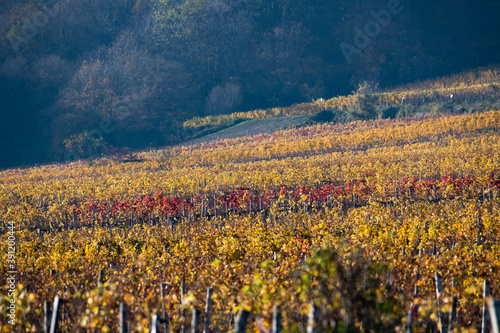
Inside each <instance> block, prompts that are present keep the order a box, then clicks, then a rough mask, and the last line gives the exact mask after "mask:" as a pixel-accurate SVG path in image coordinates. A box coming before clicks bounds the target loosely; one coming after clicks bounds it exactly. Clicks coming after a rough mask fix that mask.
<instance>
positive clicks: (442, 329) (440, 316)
mask: <svg viewBox="0 0 500 333" xmlns="http://www.w3.org/2000/svg"><path fill="white" fill-rule="evenodd" d="M435 280H436V300H437V306H438V320H439V324H440V328H439V332H440V333H444V332H446V327H445V322H444V320H443V313H442V312H441V293H442V292H443V282H442V278H441V274H439V273H436V275H435Z"/></svg>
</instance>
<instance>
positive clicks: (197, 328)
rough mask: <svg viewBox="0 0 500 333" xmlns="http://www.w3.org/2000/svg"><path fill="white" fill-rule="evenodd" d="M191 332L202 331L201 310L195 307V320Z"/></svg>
mask: <svg viewBox="0 0 500 333" xmlns="http://www.w3.org/2000/svg"><path fill="white" fill-rule="evenodd" d="M191 332H192V333H200V310H198V309H193V320H192V322H191Z"/></svg>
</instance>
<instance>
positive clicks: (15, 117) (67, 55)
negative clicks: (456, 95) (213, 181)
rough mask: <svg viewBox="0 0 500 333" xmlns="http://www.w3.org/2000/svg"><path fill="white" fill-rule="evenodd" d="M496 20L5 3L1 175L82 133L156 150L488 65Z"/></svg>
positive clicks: (213, 3) (254, 8) (468, 8)
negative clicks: (238, 123)
mask: <svg viewBox="0 0 500 333" xmlns="http://www.w3.org/2000/svg"><path fill="white" fill-rule="evenodd" d="M499 13H500V3H499V2H497V1H488V2H484V3H478V2H473V1H471V0H460V1H451V0H443V1H439V2H435V1H430V0H422V1H411V0H372V1H362V0H355V1H352V0H349V1H348V0H334V1H332V0H311V1H303V0H270V1H262V0H232V1H228V0H117V1H104V0H86V1H76V0H65V1H61V0H31V1H25V0H5V1H2V3H1V4H0V43H1V44H0V45H1V48H0V84H1V85H0V87H1V88H0V108H1V111H2V112H1V117H2V118H1V121H0V124H1V125H0V167H6V166H10V165H20V164H27V163H37V162H47V161H50V160H52V159H54V158H55V159H59V160H63V159H65V158H67V157H68V156H69V154H68V148H66V147H65V146H64V141H65V140H67V139H68V138H72V137H75V136H78V135H79V134H81V133H84V132H87V133H94V135H95V133H98V134H97V136H98V137H99V138H98V139H102V140H103V141H106V142H107V143H108V144H109V145H114V146H118V147H120V146H128V147H134V148H144V147H148V146H161V145H165V144H172V143H177V142H180V141H182V140H183V139H185V138H186V137H188V136H189V135H190V134H191V133H187V132H186V130H184V129H182V128H181V127H180V125H179V124H180V122H182V121H183V120H185V119H187V118H191V117H194V116H200V115H206V114H218V113H227V112H233V111H238V110H241V111H244V110H248V109H253V108H265V107H270V106H278V105H289V104H292V103H297V102H303V101H310V100H311V99H316V98H320V97H324V98H325V97H326V98H328V97H332V96H335V95H339V94H345V93H348V92H350V91H352V90H354V89H355V87H357V85H358V84H359V83H360V82H364V81H369V82H374V83H377V84H378V85H379V86H380V87H388V86H393V85H397V84H401V83H407V82H411V81H414V80H419V79H425V78H430V77H435V76H439V75H444V74H448V73H452V72H457V71H460V70H462V69H464V68H471V67H475V66H480V65H486V64H491V63H495V62H499V60H500V59H499V57H500V56H499V54H500V39H499V38H498V31H499V28H500V21H498V20H497V19H496V17H497V16H498V14H499ZM103 121H104V122H105V123H106V124H108V123H111V124H112V127H109V128H112V129H113V130H112V131H104V132H106V133H104V132H103V131H100V130H99V128H100V126H101V127H102V123H103ZM82 157H85V156H82Z"/></svg>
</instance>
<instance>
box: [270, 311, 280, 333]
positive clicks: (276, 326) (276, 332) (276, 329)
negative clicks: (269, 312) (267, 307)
mask: <svg viewBox="0 0 500 333" xmlns="http://www.w3.org/2000/svg"><path fill="white" fill-rule="evenodd" d="M281 328H282V327H281V310H280V308H279V307H278V306H277V305H274V306H273V326H272V333H281Z"/></svg>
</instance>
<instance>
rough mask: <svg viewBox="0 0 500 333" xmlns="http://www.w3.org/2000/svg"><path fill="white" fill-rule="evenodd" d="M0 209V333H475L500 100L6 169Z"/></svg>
mask: <svg viewBox="0 0 500 333" xmlns="http://www.w3.org/2000/svg"><path fill="white" fill-rule="evenodd" d="M0 221H1V236H0V239H1V243H0V249H1V250H2V251H3V252H2V253H5V254H6V253H8V252H9V251H8V240H10V238H9V235H15V239H16V248H15V249H16V253H15V258H16V267H15V268H16V272H17V273H16V274H17V285H16V295H17V296H16V305H17V306H16V311H15V317H16V325H15V326H12V325H11V324H9V323H7V320H4V319H3V318H6V317H5V316H4V315H3V314H5V313H7V311H8V306H9V305H10V303H9V298H7V297H6V296H3V295H7V293H8V292H7V291H8V289H9V286H8V285H7V282H5V283H4V284H3V285H2V286H1V288H2V292H1V295H2V296H1V303H0V309H1V311H2V321H1V322H0V323H1V325H2V327H1V328H2V331H3V332H11V331H12V332H42V331H44V330H47V331H48V330H49V327H50V326H51V321H54V323H52V325H53V327H52V329H56V327H55V326H54V325H56V326H57V331H58V332H149V331H151V332H159V331H160V330H161V332H168V331H171V332H186V331H187V330H190V331H192V332H199V330H200V327H201V326H203V327H205V332H206V333H208V332H227V331H231V330H233V329H234V328H235V327H236V330H237V331H238V332H243V331H244V330H245V325H246V331H247V332H279V331H284V332H306V331H307V332H448V331H449V332H489V331H490V326H494V324H495V321H496V320H497V319H496V317H495V311H494V305H495V303H494V302H493V299H494V298H496V299H498V298H500V223H499V222H500V111H491V112H485V113H477V114H471V115H458V116H450V115H443V116H436V115H434V116H419V117H413V118H402V119H396V120H390V119H386V120H371V121H357V122H350V123H346V124H324V125H316V126H310V127H304V128H299V129H289V130H283V131H279V132H276V133H274V134H262V135H257V136H253V137H240V138H236V139H228V140H223V141H217V142H212V143H207V144H198V145H192V146H187V147H175V148H167V149H164V150H157V151H155V150H151V151H148V152H142V153H138V154H137V160H136V161H134V162H129V163H124V162H123V161H116V160H113V159H108V158H103V159H100V160H93V161H88V162H75V163H70V164H62V165H48V166H42V167H37V168H29V169H11V170H5V171H3V172H1V173H0ZM3 258H4V260H3V265H2V266H1V267H0V272H1V273H2V276H8V271H9V268H8V265H7V262H8V258H7V256H5V255H4V257H3ZM207 290H208V291H207ZM489 296H492V297H489ZM489 303H491V304H492V306H491V309H492V310H493V311H488V304H489ZM51 313H52V316H50V314H51ZM54 314H55V315H54ZM201 323H203V324H201Z"/></svg>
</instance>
